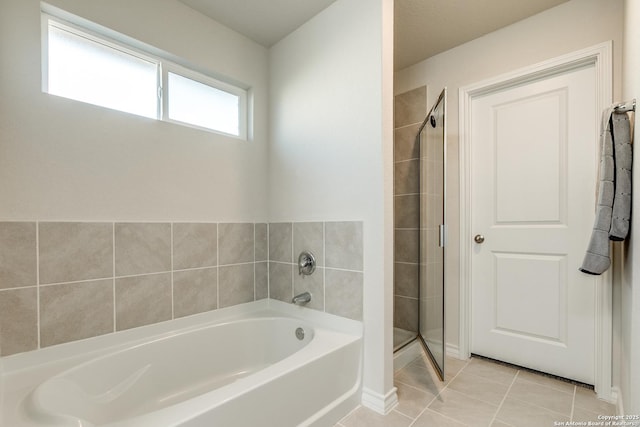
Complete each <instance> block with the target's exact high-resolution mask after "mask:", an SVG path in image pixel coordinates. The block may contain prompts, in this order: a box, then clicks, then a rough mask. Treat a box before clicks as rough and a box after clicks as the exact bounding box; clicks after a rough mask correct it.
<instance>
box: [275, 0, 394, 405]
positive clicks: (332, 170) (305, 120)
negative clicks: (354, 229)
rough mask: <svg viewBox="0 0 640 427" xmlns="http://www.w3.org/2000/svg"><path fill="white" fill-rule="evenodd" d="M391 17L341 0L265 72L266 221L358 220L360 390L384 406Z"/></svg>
mask: <svg viewBox="0 0 640 427" xmlns="http://www.w3.org/2000/svg"><path fill="white" fill-rule="evenodd" d="M392 13H393V2H392V1H388V0H387V1H384V0H376V1H371V0H338V1H336V2H335V3H333V4H332V5H331V6H329V7H328V8H327V9H326V10H324V11H323V12H321V13H320V14H318V15H317V16H315V17H314V18H313V19H311V20H310V21H309V22H307V23H306V24H305V25H303V26H302V27H301V28H299V29H298V30H296V31H295V32H294V33H292V34H290V35H289V36H288V37H286V38H285V39H284V40H282V41H281V42H279V43H278V44H277V45H275V46H274V47H273V48H272V49H271V68H270V76H271V80H270V106H271V108H270V112H271V121H270V123H271V138H270V144H271V148H270V156H269V159H270V164H269V171H270V174H269V177H270V179H269V181H270V191H269V194H270V204H269V206H270V208H269V220H270V221H272V222H277V221H310V220H321V221H331V220H361V221H363V223H364V225H363V230H364V236H363V238H364V248H365V249H364V282H365V283H364V324H365V365H364V387H365V394H366V393H367V392H369V393H373V394H374V395H376V396H377V397H379V398H381V399H385V398H386V397H387V396H386V395H387V393H389V392H391V394H393V396H395V394H394V393H393V391H392V388H393V380H392V360H391V352H392V349H391V346H392V342H391V326H392V313H391V312H392V308H391V307H392V306H391V304H392V298H393V297H392V276H391V272H392V265H391V263H392V260H393V256H392V238H391V236H392V218H391V216H392V213H391V209H392V208H391V206H392V205H391V197H392V193H391V188H392V181H391V179H392V165H391V161H392V157H393V156H392V151H391V149H392V145H391V144H392V138H393V136H392V129H393V122H392V120H393V118H392V111H391V106H392V102H393V100H392V89H391V88H392V70H391V68H390V65H389V64H391V63H392V58H391V52H392V32H391V31H390V29H392ZM383 21H384V27H385V32H382V26H383ZM383 37H384V40H383ZM383 47H384V50H383ZM383 63H384V64H385V67H384V69H383ZM381 121H382V125H381ZM383 142H384V143H383ZM378 409H380V408H378Z"/></svg>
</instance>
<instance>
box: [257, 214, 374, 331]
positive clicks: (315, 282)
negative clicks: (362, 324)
mask: <svg viewBox="0 0 640 427" xmlns="http://www.w3.org/2000/svg"><path fill="white" fill-rule="evenodd" d="M303 250H306V251H310V252H311V253H312V254H313V255H314V257H315V258H316V262H317V264H316V270H315V272H314V273H313V274H312V275H310V276H301V275H300V274H299V273H298V256H299V254H300V252H302V251H303ZM363 286H364V279H363V240H362V222H360V221H345V222H294V223H290V222H289V223H275V224H269V292H270V293H269V297H270V298H274V299H278V300H281V301H286V302H290V301H291V299H292V298H293V296H294V295H297V294H300V293H302V292H310V293H311V301H310V302H309V304H307V306H308V307H310V308H312V309H316V310H320V311H325V312H327V313H331V314H335V315H338V316H343V317H348V318H350V319H355V320H362V295H363Z"/></svg>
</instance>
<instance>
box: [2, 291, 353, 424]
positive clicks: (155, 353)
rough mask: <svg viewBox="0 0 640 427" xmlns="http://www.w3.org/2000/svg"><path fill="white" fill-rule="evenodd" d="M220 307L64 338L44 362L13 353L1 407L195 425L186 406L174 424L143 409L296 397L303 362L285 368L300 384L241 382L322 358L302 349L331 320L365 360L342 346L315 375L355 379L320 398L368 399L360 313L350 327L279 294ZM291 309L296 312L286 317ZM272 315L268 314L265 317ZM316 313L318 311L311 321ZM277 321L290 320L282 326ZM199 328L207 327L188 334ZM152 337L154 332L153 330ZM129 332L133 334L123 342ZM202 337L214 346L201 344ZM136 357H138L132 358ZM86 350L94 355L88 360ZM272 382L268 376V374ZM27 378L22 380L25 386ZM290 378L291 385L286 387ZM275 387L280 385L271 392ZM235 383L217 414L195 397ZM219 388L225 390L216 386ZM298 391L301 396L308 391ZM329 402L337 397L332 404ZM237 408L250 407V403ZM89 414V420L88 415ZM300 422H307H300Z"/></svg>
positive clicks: (98, 420)
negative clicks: (211, 336) (299, 331)
mask: <svg viewBox="0 0 640 427" xmlns="http://www.w3.org/2000/svg"><path fill="white" fill-rule="evenodd" d="M219 311H220V313H215V314H207V316H209V317H211V316H212V317H213V318H216V319H215V322H213V323H214V325H212V326H209V327H207V328H202V321H203V320H202V319H205V321H206V319H207V316H204V317H202V318H201V319H197V317H198V316H192V319H179V321H178V322H176V321H171V322H173V323H171V322H167V323H168V324H169V323H171V325H168V326H165V327H164V330H163V327H162V326H161V325H150V327H149V328H148V329H149V330H148V331H147V333H146V334H145V331H140V330H134V331H125V333H124V334H123V335H124V337H122V338H121V339H120V341H118V340H116V339H115V338H114V337H112V336H106V337H97V338H92V339H89V340H86V341H87V342H86V343H82V342H78V343H69V344H63V345H60V346H56V347H59V348H58V349H54V348H51V349H45V350H49V351H45V352H44V353H50V354H45V355H44V360H43V361H41V362H42V363H40V364H39V365H38V364H36V365H34V364H33V363H32V362H33V361H34V360H36V359H37V357H35V358H34V357H33V356H34V355H29V356H30V357H26V359H29V360H30V362H29V363H25V362H24V361H23V360H21V358H20V357H15V358H14V356H10V357H9V358H7V359H10V360H9V362H10V363H9V368H10V369H9V370H8V372H7V374H6V376H5V377H6V378H5V379H7V386H6V387H5V388H6V389H7V391H8V399H7V400H6V403H5V404H4V406H3V407H0V409H2V411H0V413H3V414H4V415H1V416H0V425H12V426H14V425H15V426H22V425H24V426H32V425H76V426H77V425H83V426H84V425H86V426H91V425H112V424H113V425H123V426H124V425H136V426H137V425H149V426H151V425H157V426H159V425H191V424H188V423H187V420H186V418H185V417H184V416H182V415H180V416H177V417H176V418H175V419H176V420H177V419H181V421H180V422H177V421H176V422H175V423H174V424H171V423H169V424H162V422H164V421H160V422H161V424H157V422H158V420H156V421H153V416H151V417H150V418H149V417H148V418H149V420H148V423H147V422H145V421H144V418H145V416H146V415H145V414H155V416H159V417H160V418H159V420H168V419H169V418H170V416H168V415H167V414H170V412H168V411H170V410H172V408H174V407H179V406H180V404H181V402H183V403H182V404H183V406H184V405H185V404H186V405H187V406H189V405H191V406H190V407H191V411H192V412H193V411H195V412H198V411H200V412H202V415H200V416H199V417H200V418H202V417H205V418H207V417H209V418H211V417H214V418H216V417H219V416H222V415H220V414H224V413H226V412H228V410H229V408H232V407H234V405H238V404H240V402H242V401H244V400H246V399H249V402H246V403H247V404H248V405H256V404H258V405H260V403H261V402H260V400H261V399H264V398H260V399H259V400H258V401H255V400H254V401H251V399H255V396H257V395H259V394H260V393H265V392H267V393H268V394H269V393H272V394H273V396H270V397H271V398H272V399H274V398H276V399H278V398H280V397H282V396H284V395H285V394H286V395H293V396H296V395H297V394H299V393H297V391H296V389H300V388H301V387H304V384H305V382H306V381H307V380H306V379H304V378H302V377H301V378H297V376H299V375H301V374H302V373H304V372H305V371H306V369H302V368H301V369H298V372H297V373H295V374H294V373H291V372H285V373H284V374H278V375H279V376H280V377H282V378H281V379H280V380H279V383H282V384H286V382H287V381H294V382H295V381H297V383H295V384H290V385H285V386H284V387H285V388H283V385H280V386H276V384H278V381H275V382H274V384H273V385H271V386H267V387H261V388H260V391H257V392H255V393H252V394H247V393H244V392H241V389H242V387H245V386H243V385H242V384H245V385H248V387H249V388H251V387H253V385H252V384H253V383H251V382H250V381H249V380H251V381H253V379H254V378H263V377H264V378H267V371H270V370H271V371H270V372H277V371H276V370H274V369H272V367H269V366H272V365H274V364H275V365H276V366H277V365H278V364H279V365H282V361H283V360H285V359H286V361H287V362H288V364H290V365H292V366H294V365H296V364H297V365H299V366H302V365H303V364H304V363H306V362H303V358H305V357H307V358H308V357H309V355H311V357H312V358H313V357H315V356H313V354H314V353H310V351H311V350H309V353H308V354H306V355H305V354H303V353H304V352H302V351H300V350H301V349H305V347H310V346H309V343H312V342H313V340H314V336H315V327H316V323H318V322H319V324H321V325H322V326H323V327H327V328H328V329H327V330H328V331H333V330H337V331H339V333H338V335H339V334H340V333H344V332H346V333H347V334H350V335H351V336H353V337H356V339H354V340H351V341H352V345H351V347H352V348H351V350H349V351H350V352H351V353H350V354H351V355H350V356H348V358H350V359H353V360H355V361H356V364H355V365H354V364H353V363H352V362H345V360H344V359H345V357H347V356H346V354H347V353H344V354H341V355H338V354H336V355H334V356H333V357H334V358H338V359H343V360H336V361H334V362H332V364H329V365H326V363H327V362H326V361H325V362H317V363H316V364H317V368H318V369H317V370H316V371H314V372H315V373H314V374H313V375H316V376H319V377H318V378H319V380H322V376H323V375H339V376H340V377H344V381H346V383H345V384H347V383H349V384H348V385H349V386H348V387H347V385H345V384H339V387H338V388H335V387H334V390H333V391H330V390H329V389H328V388H327V387H325V388H327V391H324V392H323V394H322V396H324V397H323V400H322V402H320V403H322V404H323V405H324V404H325V403H326V402H330V401H332V399H336V396H335V393H343V392H345V391H348V392H349V399H348V402H347V401H346V400H345V399H342V398H340V399H341V404H340V405H338V406H340V407H342V408H343V412H344V410H348V409H350V408H351V407H352V406H354V405H355V404H357V400H359V398H355V397H354V396H355V395H356V394H358V395H359V392H358V391H357V390H356V389H358V390H359V384H360V375H361V372H360V370H361V366H360V364H361V339H362V326H361V323H360V322H353V321H347V322H351V324H350V326H349V327H348V328H347V330H346V331H345V330H342V329H341V328H343V326H344V325H341V323H344V322H342V320H341V319H339V318H338V319H335V318H336V316H331V315H326V314H325V313H315V312H314V310H309V309H300V307H292V306H290V305H289V304H284V303H280V302H276V301H270V300H263V301H257V302H253V303H249V304H247V305H245V306H244V307H241V306H238V307H233V310H225V309H223V310H219ZM283 313H284V314H285V315H286V316H288V317H286V318H283V317H282V315H283ZM247 315H248V317H249V318H248V319H247V318H246V317H247ZM256 317H257V318H260V321H259V322H256V321H255V319H254V318H256ZM265 317H269V318H270V319H269V321H268V322H265V321H264V319H265ZM291 317H293V318H294V320H292V318H291ZM307 318H310V319H311V320H310V321H309V322H307ZM327 318H329V319H330V320H329V324H326V322H327V320H326V319H327ZM331 318H334V319H331ZM221 319H222V320H221ZM240 319H243V320H240ZM344 320H346V319H344ZM314 322H315V323H314ZM323 322H324V323H325V324H323ZM332 322H333V323H332ZM226 323H231V324H230V325H225V326H231V328H227V331H226V333H225V334H222V335H220V336H217V337H216V339H215V340H212V341H211V342H207V337H206V336H204V335H203V331H204V330H207V329H210V330H211V331H213V330H214V329H215V328H217V327H220V326H222V325H223V324H226ZM275 323H288V324H287V325H284V324H280V325H276V324H275ZM297 327H303V329H304V330H305V337H304V339H303V340H298V339H297V338H295V329H296V328H297ZM167 328H168V329H167ZM138 329H144V328H138ZM190 329H193V330H196V331H198V332H200V334H197V333H184V332H185V331H188V330H190ZM274 331H278V332H274ZM325 332H326V330H321V333H325ZM154 334H155V335H154ZM114 335H118V334H114ZM205 335H206V334H205ZM329 335H331V333H329ZM149 336H152V337H153V338H151V339H150V338H149ZM292 337H293V339H292ZM101 338H102V340H101ZM122 340H124V341H128V342H124V343H123V342H122ZM96 341H106V342H108V343H111V344H113V345H111V346H108V345H107V346H106V347H105V346H104V345H101V344H99V343H98V344H96ZM203 341H204V342H205V343H206V345H201V344H202V343H203ZM82 344H87V345H88V344H91V345H90V346H89V351H88V352H87V354H89V356H85V355H78V353H79V352H81V351H82V350H81V349H80V347H81V345H82ZM92 346H93V347H92ZM65 347H68V349H67V348H65ZM132 347H133V348H135V350H136V351H135V352H131V348H132ZM229 348H233V349H234V351H225V350H228V349H229ZM305 351H306V349H305ZM314 351H315V350H314ZM34 353H37V352H34ZM133 353H135V355H134V354H133ZM356 353H357V354H356ZM96 354H97V356H96ZM52 355H53V356H54V357H53V358H52ZM354 355H355V356H354ZM56 356H57V357H56ZM132 357H134V358H135V360H132ZM79 358H80V359H81V360H82V359H83V358H84V359H85V360H84V361H83V362H82V363H79V362H78V359H79ZM52 359H53V360H52ZM163 361H166V363H165V362H163ZM278 361H281V363H278ZM312 362H313V361H312ZM0 363H2V362H1V361H0ZM314 363H315V362H314ZM322 363H325V365H322ZM341 363H342V364H341ZM345 363H346V364H345ZM336 366H342V367H341V368H339V370H340V371H343V370H345V369H348V370H350V371H351V372H349V375H341V374H340V372H335V369H336V368H335V367H336ZM323 371H324V373H322V372H323ZM330 371H333V372H330ZM307 376H308V375H307ZM247 377H248V379H247V382H246V383H242V381H243V378H247ZM286 378H294V379H295V380H291V379H289V380H287V379H286ZM3 380H4V379H3ZM3 380H0V381H3ZM344 381H343V382H344ZM266 382H269V381H267V380H266V379H265V383H266ZM325 382H326V381H325ZM20 383H22V386H18V387H16V386H17V385H19V384H20ZM254 383H255V381H254ZM338 383H339V381H338ZM160 385H161V386H160ZM354 385H355V388H354ZM289 386H290V387H292V388H291V389H287V388H288V387H289ZM230 387H231V388H230ZM273 387H276V388H275V389H272V390H271V391H267V390H269V389H270V388H273ZM245 388H246V387H245ZM212 390H213V392H212ZM226 390H235V394H236V398H234V399H231V400H232V401H233V403H232V404H229V405H221V407H222V409H221V410H218V411H216V412H215V413H213V412H207V411H201V410H200V409H201V408H196V407H195V406H193V405H194V404H195V403H193V402H196V403H197V402H198V399H200V401H202V400H203V399H202V397H203V395H205V394H207V393H208V396H209V397H210V398H213V400H216V399H217V400H218V401H219V402H223V401H225V399H226V400H229V399H228V397H225V394H224V393H223V392H225V391H226ZM216 392H219V393H217V394H216ZM0 393H2V391H0ZM283 393H284V394H283ZM314 394H317V393H314ZM0 395H1V394H0ZM251 396H253V397H251ZM297 397H302V394H300V396H297ZM354 399H355V400H354ZM210 400H211V399H210ZM201 403H202V402H201ZM316 403H318V402H316ZM0 404H2V403H1V402H0ZM345 405H347V406H345ZM17 406H19V407H20V409H19V410H16V407H17ZM268 406H270V407H276V406H277V404H275V403H271V404H269V405H268ZM328 406H336V405H331V404H328ZM345 408H346V409H345ZM247 409H248V407H247V408H245V409H244V411H245V412H247V414H245V415H251V416H257V417H260V415H259V412H260V411H252V410H250V409H249V410H248V411H247ZM237 410H239V411H242V409H241V408H240V409H237ZM225 411H226V412H225ZM313 411H315V412H314V413H320V412H323V411H325V410H324V409H322V407H319V408H318V407H317V405H316V408H315V409H313ZM25 414H26V415H25ZM212 414H213V415H212ZM216 414H217V415H216ZM307 416H309V414H307ZM303 418H304V417H303ZM212 419H213V418H212ZM126 420H140V423H139V424H138V423H137V422H134V424H128V423H127V422H126ZM7 422H8V423H7ZM80 422H83V424H79V423H80ZM121 423H122V424H121ZM297 424H300V423H298V422H296V423H295V424H291V425H297ZM193 425H198V424H193ZM283 425H289V424H283ZM320 425H322V424H320Z"/></svg>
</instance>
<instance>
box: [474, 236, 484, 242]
mask: <svg viewBox="0 0 640 427" xmlns="http://www.w3.org/2000/svg"><path fill="white" fill-rule="evenodd" d="M473 241H474V242H476V243H482V242H484V236H483V235H482V234H476V236H475V237H474V238H473Z"/></svg>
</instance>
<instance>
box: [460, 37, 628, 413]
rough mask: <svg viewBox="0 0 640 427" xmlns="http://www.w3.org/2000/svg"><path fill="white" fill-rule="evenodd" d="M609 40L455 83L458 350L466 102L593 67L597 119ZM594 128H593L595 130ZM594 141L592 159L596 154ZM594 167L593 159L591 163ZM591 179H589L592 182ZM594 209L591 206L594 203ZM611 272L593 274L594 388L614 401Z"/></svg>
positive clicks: (467, 312)
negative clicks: (468, 82)
mask: <svg viewBox="0 0 640 427" xmlns="http://www.w3.org/2000/svg"><path fill="white" fill-rule="evenodd" d="M612 63H613V62H612V41H608V42H604V43H601V44H598V45H595V46H592V47H589V48H586V49H582V50H579V51H575V52H571V53H568V54H565V55H562V56H559V57H556V58H553V59H550V60H547V61H543V62H540V63H537V64H534V65H531V66H528V67H524V68H521V69H518V70H516V71H513V72H509V73H506V74H502V75H500V76H497V77H493V78H490V79H487V80H483V81H481V82H477V83H473V84H471V85H467V86H464V87H461V88H460V90H459V107H458V108H459V113H458V114H459V125H458V126H459V133H460V156H459V168H460V294H459V298H460V299H459V304H460V311H459V316H460V317H459V322H460V323H459V327H460V329H459V334H460V335H459V354H460V357H462V358H469V357H470V356H471V345H470V344H471V309H472V307H471V251H472V246H471V244H470V243H469V242H471V235H472V232H473V230H471V218H472V205H471V200H472V199H471V156H470V153H471V151H470V148H471V144H472V136H471V133H470V132H469V131H468V129H470V126H471V103H472V101H473V99H474V98H476V97H480V96H484V95H487V94H491V93H494V92H498V91H501V90H504V89H507V88H510V87H514V86H517V85H520V84H524V83H529V82H534V81H537V80H541V79H543V78H547V77H551V76H554V75H557V74H560V73H564V72H567V71H571V70H574V69H577V68H582V67H584V66H593V67H594V70H595V73H596V86H597V87H596V88H595V89H596V105H597V106H598V107H599V110H598V114H597V117H594V123H600V111H602V110H603V109H604V108H606V107H608V106H609V105H611V103H612V102H613V100H612V83H613V80H612V71H611V69H612ZM598 133H599V130H598ZM598 145H599V144H596V149H597V151H598V153H597V157H596V159H599V157H600V153H599V151H600V150H599V147H598ZM593 167H594V170H596V171H597V170H598V169H597V168H598V164H594V165H593ZM595 184H596V183H595V182H594V183H593V185H595ZM594 209H595V207H594ZM612 301H613V297H612V274H611V270H610V269H609V270H608V271H607V272H605V273H604V274H603V275H601V276H598V277H597V279H596V295H595V307H594V310H595V319H596V324H595V335H596V336H595V348H594V354H595V362H594V365H595V366H594V378H595V384H594V387H595V390H596V392H597V394H598V397H599V398H601V399H604V400H607V401H609V402H615V401H616V398H617V396H616V393H615V391H614V390H612V383H611V381H612V378H611V363H612V361H611V352H612V339H613V337H612V335H613V333H612V324H613V312H612V304H613V302H612Z"/></svg>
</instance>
